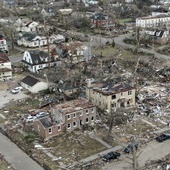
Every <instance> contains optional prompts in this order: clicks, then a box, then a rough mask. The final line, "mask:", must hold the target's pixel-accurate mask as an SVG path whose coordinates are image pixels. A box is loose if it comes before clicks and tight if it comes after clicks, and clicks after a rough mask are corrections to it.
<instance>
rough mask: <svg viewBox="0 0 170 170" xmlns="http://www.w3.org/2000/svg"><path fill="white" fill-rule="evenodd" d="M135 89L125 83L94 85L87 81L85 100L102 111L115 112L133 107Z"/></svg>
mask: <svg viewBox="0 0 170 170" xmlns="http://www.w3.org/2000/svg"><path fill="white" fill-rule="evenodd" d="M135 91H136V89H135V87H132V86H130V85H128V84H126V83H123V82H120V83H112V82H111V83H105V84H104V83H95V82H92V81H91V80H90V79H88V80H87V87H86V98H87V99H88V100H89V101H90V102H92V103H93V104H94V105H96V106H97V107H98V108H100V109H102V110H106V111H108V112H110V111H111V110H114V111H116V109H117V108H120V107H131V106H134V105H135Z"/></svg>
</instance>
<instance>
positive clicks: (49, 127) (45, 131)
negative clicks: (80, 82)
mask: <svg viewBox="0 0 170 170" xmlns="http://www.w3.org/2000/svg"><path fill="white" fill-rule="evenodd" d="M95 119H96V107H95V106H94V105H93V104H92V103H90V102H89V101H88V100H86V99H83V98H79V99H76V100H71V101H68V102H65V103H62V104H58V105H55V106H52V107H51V115H50V116H46V117H43V118H41V119H36V120H35V121H34V130H35V131H36V132H37V133H38V134H39V135H40V136H41V137H42V138H44V139H45V140H47V139H49V138H51V137H53V136H57V135H59V134H62V133H65V132H71V131H73V130H75V129H77V128H81V127H82V125H86V124H87V125H90V124H93V122H94V121H95Z"/></svg>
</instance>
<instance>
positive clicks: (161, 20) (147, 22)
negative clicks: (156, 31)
mask: <svg viewBox="0 0 170 170" xmlns="http://www.w3.org/2000/svg"><path fill="white" fill-rule="evenodd" d="M169 23H170V16H169V15H168V16H167V15H160V16H148V17H140V18H136V27H141V28H153V27H160V26H165V25H168V24H169Z"/></svg>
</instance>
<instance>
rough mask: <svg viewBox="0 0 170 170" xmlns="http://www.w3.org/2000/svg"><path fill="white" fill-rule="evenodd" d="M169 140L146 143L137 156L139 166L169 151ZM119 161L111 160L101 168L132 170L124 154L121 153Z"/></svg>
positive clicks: (104, 169)
mask: <svg viewBox="0 0 170 170" xmlns="http://www.w3.org/2000/svg"><path fill="white" fill-rule="evenodd" d="M169 145H170V140H167V141H165V142H163V143H158V142H156V141H152V142H149V143H148V145H147V146H146V147H145V148H144V149H142V153H141V155H140V156H139V159H138V160H139V166H140V167H143V166H144V165H145V163H146V162H147V161H149V160H157V159H161V158H164V157H165V156H166V155H168V154H169V153H170V147H169ZM120 159H121V161H118V162H115V161H112V162H110V163H109V164H105V166H104V167H103V168H102V170H113V169H115V170H132V167H131V165H130V164H129V163H127V162H126V161H128V162H129V161H130V160H129V159H128V158H127V157H126V155H124V154H123V155H121V157H120Z"/></svg>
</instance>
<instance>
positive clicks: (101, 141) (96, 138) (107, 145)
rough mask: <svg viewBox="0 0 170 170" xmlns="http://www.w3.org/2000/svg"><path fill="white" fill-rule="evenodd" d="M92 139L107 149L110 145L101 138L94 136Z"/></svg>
mask: <svg viewBox="0 0 170 170" xmlns="http://www.w3.org/2000/svg"><path fill="white" fill-rule="evenodd" d="M93 139H95V140H97V141H98V142H100V143H101V144H102V145H104V146H105V147H106V148H108V149H109V148H111V147H112V146H111V145H109V144H107V143H106V142H105V141H103V140H102V139H100V138H98V137H96V136H94V137H93Z"/></svg>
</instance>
